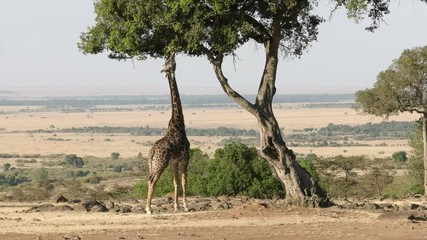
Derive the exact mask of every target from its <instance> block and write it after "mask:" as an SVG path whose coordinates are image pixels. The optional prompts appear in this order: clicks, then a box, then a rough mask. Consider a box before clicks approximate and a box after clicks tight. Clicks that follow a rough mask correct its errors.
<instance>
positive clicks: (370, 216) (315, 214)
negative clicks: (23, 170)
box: [0, 199, 427, 240]
mask: <svg viewBox="0 0 427 240" xmlns="http://www.w3.org/2000/svg"><path fill="white" fill-rule="evenodd" d="M199 200H200V199H199ZM205 200H206V199H205ZM162 201H164V199H158V202H162ZM210 201H220V202H221V201H222V202H225V201H237V202H241V204H235V203H234V204H235V205H236V206H231V207H230V208H228V209H217V210H208V211H194V212H189V213H183V212H180V213H175V214H174V213H170V212H169V210H165V211H160V212H158V213H156V214H154V215H151V216H148V215H146V214H144V212H143V211H140V212H137V211H135V212H127V213H122V212H120V211H119V212H116V211H112V210H110V211H108V212H86V211H81V210H72V211H70V210H69V209H67V208H60V207H58V206H59V205H56V204H54V205H52V206H53V207H54V208H52V209H48V208H49V207H48V206H47V205H49V204H43V205H40V204H39V203H37V204H14V203H9V204H3V205H1V206H0V224H1V226H2V227H1V228H0V239H8V240H9V239H11V240H13V239H23V240H25V239H29V240H30V239H31V240H34V239H41V240H49V239H52V240H53V239H91V240H109V239H112V240H113V239H114V240H118V239H227V240H230V239H231V240H232V239H345V238H347V239H425V236H426V234H427V222H426V221H425V220H423V219H422V218H420V219H414V218H411V216H423V215H424V216H425V214H426V212H425V211H426V210H425V209H424V208H423V207H422V205H420V204H416V205H414V204H410V203H407V202H406V203H403V204H402V203H400V205H396V204H395V203H391V202H388V203H377V204H376V205H377V206H379V207H380V208H379V209H376V210H369V211H368V210H366V209H361V208H352V209H350V208H351V207H349V206H350V205H349V206H347V207H344V208H343V207H338V206H334V207H330V208H324V209H306V208H294V207H292V208H285V207H283V206H275V203H274V201H261V200H241V199H240V200H224V199H219V200H218V199H211V200H210ZM196 202H197V201H196V200H195V199H192V200H191V205H190V207H191V206H194V204H195V203H196ZM141 204H142V203H138V204H134V205H132V207H133V208H135V209H138V206H139V208H140V206H141ZM364 204H366V203H364ZM390 204H391V205H394V206H395V207H394V208H393V209H388V210H387V209H386V208H385V206H387V205H390ZM421 204H424V205H425V203H421ZM119 205H120V204H119ZM122 205H123V204H122ZM142 205H143V204H142ZM166 205H167V204H166ZM362 205H363V204H362ZM35 206H43V207H42V209H40V211H28V209H34V207H35ZM75 206H76V205H74V207H75ZM168 206H169V205H167V206H166V209H168ZM411 206H412V207H414V206H417V208H414V209H411Z"/></svg>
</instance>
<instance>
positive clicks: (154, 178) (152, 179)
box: [145, 174, 160, 215]
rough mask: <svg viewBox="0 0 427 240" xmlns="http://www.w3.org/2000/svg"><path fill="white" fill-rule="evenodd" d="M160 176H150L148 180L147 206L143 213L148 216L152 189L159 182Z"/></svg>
mask: <svg viewBox="0 0 427 240" xmlns="http://www.w3.org/2000/svg"><path fill="white" fill-rule="evenodd" d="M159 178H160V174H155V175H152V176H150V179H149V180H148V192H147V205H146V207H145V211H146V212H147V214H148V215H151V199H152V198H153V193H154V187H155V186H156V182H157V180H159Z"/></svg>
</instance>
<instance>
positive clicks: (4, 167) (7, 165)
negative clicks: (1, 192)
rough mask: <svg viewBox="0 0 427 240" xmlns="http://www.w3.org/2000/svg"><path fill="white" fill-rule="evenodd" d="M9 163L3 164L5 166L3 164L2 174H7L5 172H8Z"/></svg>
mask: <svg viewBox="0 0 427 240" xmlns="http://www.w3.org/2000/svg"><path fill="white" fill-rule="evenodd" d="M10 166H11V165H10V163H5V164H3V171H4V172H7V171H9V170H10Z"/></svg>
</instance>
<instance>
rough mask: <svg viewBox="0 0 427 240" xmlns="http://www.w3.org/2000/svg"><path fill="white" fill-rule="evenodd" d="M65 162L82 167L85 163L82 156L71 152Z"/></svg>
mask: <svg viewBox="0 0 427 240" xmlns="http://www.w3.org/2000/svg"><path fill="white" fill-rule="evenodd" d="M65 163H66V164H69V165H71V166H73V167H77V168H81V167H83V165H84V164H85V162H84V161H83V159H82V158H81V157H78V156H77V155H76V154H70V155H67V156H65Z"/></svg>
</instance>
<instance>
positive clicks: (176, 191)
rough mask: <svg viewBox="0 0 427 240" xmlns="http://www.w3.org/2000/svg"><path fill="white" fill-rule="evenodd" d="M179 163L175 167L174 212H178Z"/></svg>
mask: <svg viewBox="0 0 427 240" xmlns="http://www.w3.org/2000/svg"><path fill="white" fill-rule="evenodd" d="M178 181H179V179H178V162H177V163H176V164H174V165H173V186H174V189H175V192H174V194H175V195H174V203H173V209H174V212H177V211H178Z"/></svg>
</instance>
